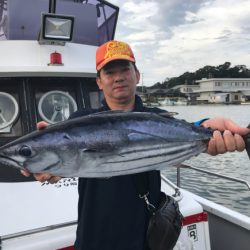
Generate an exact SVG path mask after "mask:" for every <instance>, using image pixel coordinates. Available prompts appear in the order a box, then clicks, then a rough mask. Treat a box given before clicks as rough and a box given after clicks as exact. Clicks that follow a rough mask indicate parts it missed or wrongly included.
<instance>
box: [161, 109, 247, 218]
mask: <svg viewBox="0 0 250 250" xmlns="http://www.w3.org/2000/svg"><path fill="white" fill-rule="evenodd" d="M161 108H163V109H166V110H168V111H172V112H178V113H179V115H177V116H176V118H180V119H185V120H187V121H189V122H193V121H196V120H200V119H202V118H212V117H215V116H224V117H227V118H230V119H232V120H233V121H235V122H237V123H238V124H240V125H241V126H244V127H246V126H247V125H248V124H249V123H250V105H200V106H168V107H161ZM187 163H188V164H189V165H192V166H194V167H198V168H202V169H205V170H208V171H211V172H215V173H219V174H223V175H227V176H231V177H236V178H240V179H243V180H245V181H247V182H249V183H250V160H249V158H248V156H247V153H246V152H245V151H244V152H233V153H226V154H223V155H217V156H210V155H208V154H201V155H199V156H198V157H195V158H193V159H191V160H189V161H187ZM162 173H163V174H164V175H165V176H166V177H167V178H169V179H170V180H171V181H173V182H174V183H176V169H175V168H174V167H173V168H169V169H167V170H164V171H162ZM181 187H182V188H185V189H187V190H189V191H191V192H193V193H195V194H198V195H200V196H202V197H204V198H207V199H209V200H212V201H214V202H216V203H219V204H221V205H224V206H226V207H228V208H230V209H233V210H236V211H238V212H240V213H243V214H245V215H247V216H250V190H248V188H247V186H245V185H244V184H241V183H237V182H233V181H229V180H225V179H221V178H218V177H213V176H211V175H207V174H203V173H199V172H196V171H193V170H190V169H181Z"/></svg>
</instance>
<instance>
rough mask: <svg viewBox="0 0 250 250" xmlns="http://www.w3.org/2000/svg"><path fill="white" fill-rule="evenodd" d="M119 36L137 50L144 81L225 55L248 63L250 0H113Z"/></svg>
mask: <svg viewBox="0 0 250 250" xmlns="http://www.w3.org/2000/svg"><path fill="white" fill-rule="evenodd" d="M110 2H111V3H113V4H115V5H117V6H118V7H119V8H120V13H119V19H118V25H117V31H116V36H115V39H117V40H123V41H125V42H128V43H129V44H130V45H131V47H132V48H133V50H134V53H135V56H136V59H137V66H138V68H139V70H140V71H141V73H143V83H144V85H147V86H150V85H153V84H154V83H156V82H162V81H164V80H165V78H166V77H174V76H179V75H181V74H183V73H184V72H187V71H189V72H194V71H196V70H197V69H199V68H201V67H203V66H206V65H212V66H217V65H220V64H223V63H224V62H226V61H229V62H231V63H232V66H234V65H238V64H244V65H246V66H247V67H248V68H250V0H237V1H235V0H128V1H125V0H110Z"/></svg>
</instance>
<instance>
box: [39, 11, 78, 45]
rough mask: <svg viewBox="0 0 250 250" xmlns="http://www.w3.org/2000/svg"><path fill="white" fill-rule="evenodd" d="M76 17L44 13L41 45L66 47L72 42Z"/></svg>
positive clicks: (40, 37) (40, 38)
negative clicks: (67, 43) (66, 44)
mask: <svg viewBox="0 0 250 250" xmlns="http://www.w3.org/2000/svg"><path fill="white" fill-rule="evenodd" d="M73 27H74V17H73V16H65V15H57V14H51V13H42V26H41V31H40V36H39V41H38V42H39V43H40V44H57V45H65V42H69V41H71V40H72V34H73Z"/></svg>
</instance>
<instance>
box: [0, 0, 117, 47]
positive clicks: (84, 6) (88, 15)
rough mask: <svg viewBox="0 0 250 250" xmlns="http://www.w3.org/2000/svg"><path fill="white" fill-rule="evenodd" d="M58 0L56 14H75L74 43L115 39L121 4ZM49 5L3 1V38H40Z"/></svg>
mask: <svg viewBox="0 0 250 250" xmlns="http://www.w3.org/2000/svg"><path fill="white" fill-rule="evenodd" d="M55 2H56V8H55V13H56V14H62V15H71V16H74V17H75V24H74V31H73V39H72V42H74V43H81V44H88V45H95V46H98V45H100V44H103V43H105V42H106V41H109V40H112V39H114V35H115V28H116V23H117V18H118V13H119V8H118V7H116V6H114V5H112V4H110V3H108V2H107V1H102V0H85V1H79V0H57V1H55ZM49 7H50V0H0V40H37V39H38V36H39V31H40V27H41V13H48V12H49ZM31 10H32V11H31Z"/></svg>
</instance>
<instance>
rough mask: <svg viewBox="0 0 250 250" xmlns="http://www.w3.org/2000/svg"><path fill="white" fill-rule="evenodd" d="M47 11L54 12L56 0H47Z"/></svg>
mask: <svg viewBox="0 0 250 250" xmlns="http://www.w3.org/2000/svg"><path fill="white" fill-rule="evenodd" d="M49 13H56V0H50V1H49Z"/></svg>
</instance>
